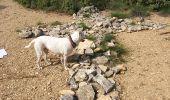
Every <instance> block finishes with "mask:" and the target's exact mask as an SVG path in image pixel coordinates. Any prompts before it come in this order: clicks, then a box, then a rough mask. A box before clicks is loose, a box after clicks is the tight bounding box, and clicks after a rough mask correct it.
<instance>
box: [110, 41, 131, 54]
mask: <svg viewBox="0 0 170 100" xmlns="http://www.w3.org/2000/svg"><path fill="white" fill-rule="evenodd" d="M112 50H114V51H116V52H117V54H118V57H121V56H122V55H124V54H127V52H128V50H127V49H126V48H125V46H124V45H123V44H120V43H117V44H116V46H115V47H113V48H112Z"/></svg>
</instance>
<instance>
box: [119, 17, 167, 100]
mask: <svg viewBox="0 0 170 100" xmlns="http://www.w3.org/2000/svg"><path fill="white" fill-rule="evenodd" d="M151 19H152V20H153V21H156V22H163V23H170V17H161V16H158V15H155V14H153V15H152V16H151ZM164 32H170V27H167V28H166V29H161V30H153V31H142V32H135V33H120V34H119V39H120V40H121V41H122V42H123V44H125V46H127V48H129V50H130V52H129V55H128V56H129V58H128V60H127V64H126V65H127V67H128V71H127V72H126V74H125V75H123V76H122V77H121V79H120V81H121V84H122V85H123V91H124V92H123V100H170V39H169V40H166V38H167V39H168V38H170V33H169V34H164V35H160V34H161V33H164Z"/></svg>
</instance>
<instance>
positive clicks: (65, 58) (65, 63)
mask: <svg viewBox="0 0 170 100" xmlns="http://www.w3.org/2000/svg"><path fill="white" fill-rule="evenodd" d="M64 68H65V70H67V69H68V68H67V56H66V55H64Z"/></svg>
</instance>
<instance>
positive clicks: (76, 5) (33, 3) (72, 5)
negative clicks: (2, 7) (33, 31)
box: [15, 0, 110, 13]
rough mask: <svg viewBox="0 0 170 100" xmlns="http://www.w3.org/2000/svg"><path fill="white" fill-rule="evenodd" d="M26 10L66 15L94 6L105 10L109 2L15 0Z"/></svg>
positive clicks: (99, 0) (101, 0)
mask: <svg viewBox="0 0 170 100" xmlns="http://www.w3.org/2000/svg"><path fill="white" fill-rule="evenodd" d="M15 1H17V2H19V3H20V4H22V5H23V6H25V7H27V8H34V9H42V10H50V11H51V10H53V11H54V10H55V11H62V12H66V13H73V12H77V11H78V10H79V9H80V8H81V7H83V6H88V5H94V6H96V7H98V8H99V9H105V8H106V6H107V4H108V3H109V1H110V0H15Z"/></svg>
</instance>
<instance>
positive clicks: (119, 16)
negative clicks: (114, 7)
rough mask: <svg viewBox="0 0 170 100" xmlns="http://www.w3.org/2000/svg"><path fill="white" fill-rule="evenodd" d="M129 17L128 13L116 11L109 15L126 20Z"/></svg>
mask: <svg viewBox="0 0 170 100" xmlns="http://www.w3.org/2000/svg"><path fill="white" fill-rule="evenodd" d="M129 16H130V15H129V14H128V13H125V12H120V11H116V12H112V13H111V17H117V18H121V19H122V18H127V17H129Z"/></svg>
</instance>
